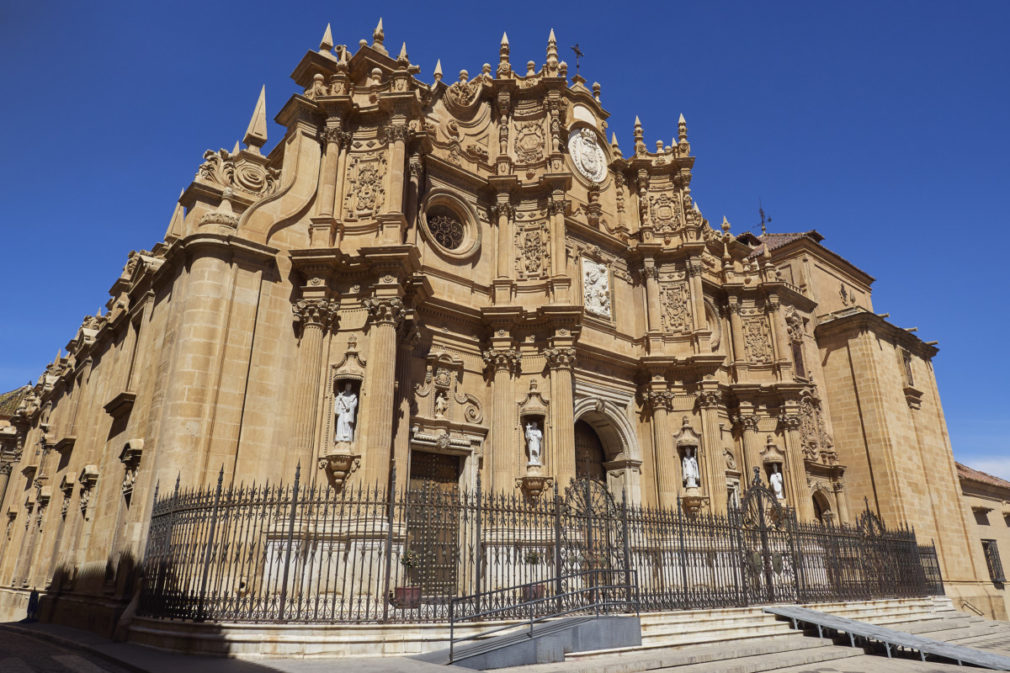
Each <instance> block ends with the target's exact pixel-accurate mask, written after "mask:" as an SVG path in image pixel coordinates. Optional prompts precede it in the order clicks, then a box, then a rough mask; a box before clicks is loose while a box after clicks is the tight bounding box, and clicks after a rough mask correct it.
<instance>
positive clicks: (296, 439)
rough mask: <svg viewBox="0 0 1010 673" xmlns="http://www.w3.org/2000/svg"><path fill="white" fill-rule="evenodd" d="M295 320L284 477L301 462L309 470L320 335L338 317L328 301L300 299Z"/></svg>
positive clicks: (293, 308)
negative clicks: (297, 337) (292, 392)
mask: <svg viewBox="0 0 1010 673" xmlns="http://www.w3.org/2000/svg"><path fill="white" fill-rule="evenodd" d="M291 309H292V312H293V313H294V320H295V322H296V323H299V324H300V325H301V327H302V335H301V340H300V341H299V343H298V360H297V364H296V365H295V379H294V381H295V395H294V413H295V416H294V421H295V423H294V433H293V435H292V438H291V446H290V447H288V450H287V459H286V461H285V462H286V464H285V467H284V475H285V476H288V475H293V474H294V469H295V466H296V465H297V464H298V463H299V462H301V465H302V469H303V470H307V469H309V465H310V464H311V463H312V457H313V455H314V453H315V452H314V451H313V449H314V447H313V443H314V439H315V428H316V413H317V411H318V409H319V380H320V368H321V367H322V357H323V332H325V331H326V330H327V329H329V327H330V325H331V324H332V322H333V321H334V320H335V319H336V316H337V305H336V302H334V301H332V300H329V299H302V300H300V301H298V302H295V304H294V305H293V306H292V307H291Z"/></svg>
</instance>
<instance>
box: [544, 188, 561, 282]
mask: <svg viewBox="0 0 1010 673" xmlns="http://www.w3.org/2000/svg"><path fill="white" fill-rule="evenodd" d="M547 214H548V217H549V218H550V232H551V276H560V275H563V274H564V273H565V201H564V192H555V193H554V195H553V197H552V198H551V200H550V201H548V203H547ZM555 301H557V299H555Z"/></svg>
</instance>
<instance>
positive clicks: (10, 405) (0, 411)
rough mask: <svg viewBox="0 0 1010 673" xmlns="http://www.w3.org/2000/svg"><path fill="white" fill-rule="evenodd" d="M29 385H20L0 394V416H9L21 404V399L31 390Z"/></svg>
mask: <svg viewBox="0 0 1010 673" xmlns="http://www.w3.org/2000/svg"><path fill="white" fill-rule="evenodd" d="M31 390H32V388H31V386H21V387H20V388H15V389H14V390H10V391H8V392H6V393H3V394H0V418H10V417H12V416H13V415H14V412H15V411H17V410H18V407H19V406H20V405H21V400H23V399H24V398H25V396H26V395H27V394H28V393H29V392H31Z"/></svg>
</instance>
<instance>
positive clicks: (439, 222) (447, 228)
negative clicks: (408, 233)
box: [428, 209, 465, 250]
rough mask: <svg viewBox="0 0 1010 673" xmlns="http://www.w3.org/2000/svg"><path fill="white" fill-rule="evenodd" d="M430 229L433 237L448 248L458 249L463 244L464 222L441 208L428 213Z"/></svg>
mask: <svg viewBox="0 0 1010 673" xmlns="http://www.w3.org/2000/svg"><path fill="white" fill-rule="evenodd" d="M428 230H429V231H431V236H432V238H434V239H435V241H437V242H438V244H439V245H441V246H442V247H443V248H445V249H446V250H458V249H459V248H460V246H462V245H463V237H464V234H465V231H464V229H463V223H462V222H460V221H459V220H458V219H456V217H455V216H454V215H452V214H450V213H447V212H444V211H441V209H440V210H439V211H437V212H435V213H429V214H428Z"/></svg>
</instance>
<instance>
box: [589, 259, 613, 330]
mask: <svg viewBox="0 0 1010 673" xmlns="http://www.w3.org/2000/svg"><path fill="white" fill-rule="evenodd" d="M582 303H583V305H584V306H585V308H586V311H587V312H588V313H592V314H593V315H596V316H600V317H601V318H610V317H611V315H612V313H611V307H610V269H608V268H607V265H606V264H603V263H602V262H596V261H593V260H592V259H589V258H588V257H583V258H582Z"/></svg>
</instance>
